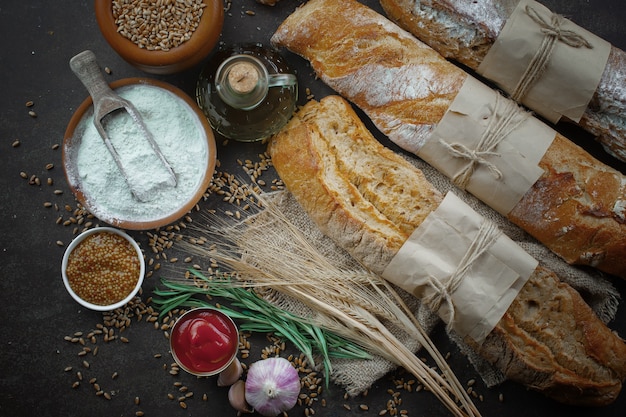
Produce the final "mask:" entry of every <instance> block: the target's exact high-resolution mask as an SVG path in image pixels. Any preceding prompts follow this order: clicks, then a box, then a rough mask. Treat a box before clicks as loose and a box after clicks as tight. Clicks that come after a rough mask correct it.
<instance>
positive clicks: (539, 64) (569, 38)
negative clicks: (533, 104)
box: [511, 5, 593, 101]
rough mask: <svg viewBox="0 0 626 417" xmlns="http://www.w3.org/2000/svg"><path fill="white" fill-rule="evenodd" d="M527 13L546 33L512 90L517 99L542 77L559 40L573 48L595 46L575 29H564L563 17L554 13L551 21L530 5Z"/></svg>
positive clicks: (514, 98)
mask: <svg viewBox="0 0 626 417" xmlns="http://www.w3.org/2000/svg"><path fill="white" fill-rule="evenodd" d="M525 11H526V14H527V15H528V16H529V17H530V19H531V20H532V21H533V22H535V23H536V24H537V25H538V26H539V30H540V31H541V33H543V34H544V37H543V40H542V42H541V45H540V46H539V49H538V50H537V52H536V53H535V55H534V56H533V58H532V59H531V61H530V63H529V64H528V67H527V68H526V70H525V71H524V73H523V74H522V77H521V78H520V80H519V82H518V83H517V85H516V86H515V88H514V89H513V91H512V92H511V97H512V98H513V100H515V101H520V100H521V99H522V98H523V97H524V96H525V95H526V94H527V93H528V91H529V90H530V89H531V87H532V86H533V85H534V84H535V82H536V81H537V80H538V79H539V78H541V75H542V74H543V73H544V71H545V70H546V68H547V66H548V62H549V61H550V57H551V56H552V52H553V51H554V47H555V46H556V43H557V42H563V43H564V44H566V45H568V46H571V47H572V48H582V47H585V48H590V49H591V48H593V46H592V45H591V44H590V43H589V42H588V41H587V40H586V39H585V38H584V37H583V36H581V35H579V34H578V33H576V32H574V31H573V30H568V29H563V28H562V27H561V24H562V22H563V17H562V16H559V15H558V14H556V13H552V15H551V16H550V21H548V20H547V19H546V18H545V17H543V16H541V15H540V14H539V12H538V11H537V10H536V9H535V8H534V7H531V6H530V5H527V6H526V8H525Z"/></svg>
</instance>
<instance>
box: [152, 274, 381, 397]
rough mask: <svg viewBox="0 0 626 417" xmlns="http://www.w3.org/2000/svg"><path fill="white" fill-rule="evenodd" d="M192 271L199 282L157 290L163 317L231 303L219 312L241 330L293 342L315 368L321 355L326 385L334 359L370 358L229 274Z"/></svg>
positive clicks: (169, 282)
mask: <svg viewBox="0 0 626 417" xmlns="http://www.w3.org/2000/svg"><path fill="white" fill-rule="evenodd" d="M190 272H191V274H192V275H193V276H194V277H195V278H196V280H191V279H188V280H185V281H181V280H176V281H173V280H167V279H162V280H161V283H162V285H163V288H157V289H155V291H154V294H155V297H153V299H152V302H153V303H154V304H155V305H156V306H157V308H158V309H159V310H160V317H163V316H164V315H166V314H167V313H168V312H170V311H172V310H174V309H177V308H181V307H186V308H194V307H215V306H214V305H213V304H212V303H211V301H210V298H212V297H218V298H222V299H224V300H228V302H229V304H230V307H228V306H224V305H220V307H219V309H220V311H222V312H224V313H225V314H226V315H228V316H229V317H231V318H232V319H234V320H239V321H240V324H239V328H240V329H241V330H242V331H249V332H256V333H274V334H275V335H276V336H278V337H280V338H284V339H286V340H288V341H289V342H291V343H292V344H293V345H294V347H295V348H296V349H298V350H299V351H301V352H302V353H303V354H304V355H305V356H306V358H307V360H308V361H309V363H311V365H312V366H314V365H315V362H314V359H313V356H314V354H318V355H320V356H321V358H322V362H323V365H324V368H325V371H326V372H325V376H326V385H328V384H329V376H330V373H331V371H332V365H331V358H344V359H369V358H371V356H370V354H369V353H367V352H366V351H365V350H364V349H363V348H362V347H361V346H359V345H357V344H356V343H354V342H352V341H349V340H347V339H344V338H343V337H341V336H338V335H336V334H334V333H332V332H330V331H328V330H325V329H323V328H320V327H318V326H315V325H312V324H310V323H308V322H307V321H306V319H305V318H302V317H299V316H297V315H295V314H292V313H290V312H288V311H285V310H282V309H281V308H279V307H277V306H275V305H273V304H271V303H270V302H269V301H267V300H265V299H263V298H261V297H259V296H258V295H257V294H256V292H254V291H253V290H252V289H249V288H243V287H242V286H241V285H240V284H239V283H233V281H232V280H231V279H230V277H228V276H227V275H224V274H221V275H219V276H216V277H213V276H211V277H210V278H209V277H206V276H205V275H203V274H202V273H201V272H199V271H197V270H195V269H192V270H190ZM199 296H204V297H199ZM207 296H208V297H207Z"/></svg>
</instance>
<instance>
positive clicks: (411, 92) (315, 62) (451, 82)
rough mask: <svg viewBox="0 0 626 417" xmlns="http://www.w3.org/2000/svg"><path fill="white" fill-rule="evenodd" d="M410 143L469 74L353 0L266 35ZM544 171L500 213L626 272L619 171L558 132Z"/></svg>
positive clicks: (550, 241) (625, 188)
mask: <svg viewBox="0 0 626 417" xmlns="http://www.w3.org/2000/svg"><path fill="white" fill-rule="evenodd" d="M272 42H273V43H274V45H276V46H283V47H287V48H288V49H290V50H291V51H293V52H295V53H297V54H299V55H301V56H303V57H304V58H306V59H307V60H309V61H310V63H311V66H312V67H313V69H314V70H315V72H316V73H317V75H318V76H319V77H320V78H321V79H322V80H323V81H324V82H325V83H326V84H328V85H329V86H330V87H332V88H333V89H334V90H335V91H337V92H338V93H340V94H341V95H342V96H344V97H345V98H347V99H349V100H351V101H352V102H353V103H355V104H356V105H357V106H358V107H360V108H361V109H362V110H363V111H364V112H365V113H366V114H367V115H368V116H369V118H370V119H371V120H372V121H373V122H374V124H375V125H376V126H377V128H378V129H380V131H381V132H382V133H384V134H385V135H387V136H388V137H389V139H391V140H392V141H393V142H395V143H396V144H397V145H399V146H400V147H402V148H403V149H405V150H407V151H409V152H413V153H417V152H418V151H419V149H420V147H421V146H422V145H423V144H424V143H425V142H426V141H427V140H428V138H429V135H430V134H431V132H432V131H433V129H434V128H435V126H436V125H437V124H438V122H439V121H440V120H441V119H442V117H443V116H444V114H445V113H446V111H447V109H448V108H449V107H450V104H451V103H452V101H453V100H454V98H455V97H456V94H457V93H458V92H459V90H460V88H461V86H462V85H463V82H464V81H465V80H466V79H467V77H469V75H468V74H467V73H466V72H464V71H463V70H461V69H459V68H458V67H456V66H455V65H453V64H451V63H449V62H448V61H446V60H445V59H444V58H443V57H441V56H440V55H439V54H438V53H437V52H436V51H434V50H433V49H432V48H430V47H428V46H427V45H425V44H424V43H422V42H420V41H419V40H417V39H416V38H415V37H413V36H412V35H410V34H409V33H408V32H405V31H404V30H402V29H400V28H399V27H397V26H396V25H395V24H393V23H392V22H390V21H389V20H387V19H386V18H384V17H383V16H381V15H380V14H378V13H376V12H375V11H373V10H371V9H369V8H368V7H366V6H364V5H361V4H359V3H358V2H356V1H354V0H345V1H344V0H311V1H309V2H308V3H307V4H306V5H304V6H301V7H300V8H299V9H297V10H296V11H295V12H294V13H293V14H291V15H290V16H289V17H288V18H287V19H286V20H285V21H284V22H283V23H282V24H281V25H280V26H279V28H278V29H277V31H276V32H275V33H274V35H273V36H272ZM539 167H540V168H541V169H542V170H543V174H542V176H541V177H540V178H539V180H537V181H536V182H535V184H534V185H533V186H532V187H531V188H530V189H529V190H528V191H527V192H526V194H525V195H524V196H523V197H522V198H521V200H520V201H519V202H518V203H517V204H516V205H515V206H514V208H513V209H512V210H511V211H510V212H509V213H508V214H507V218H508V219H509V220H510V221H512V222H513V223H514V224H516V225H518V226H520V227H521V228H522V229H523V230H525V231H526V232H528V233H529V234H530V235H532V236H534V237H535V238H536V239H537V240H538V241H540V242H542V243H543V244H544V245H546V247H548V248H549V249H550V250H552V251H553V252H554V253H555V254H557V255H559V256H560V257H561V258H563V259H564V260H565V261H567V262H568V263H570V264H578V265H589V266H593V267H595V268H597V269H599V270H601V271H604V272H606V273H609V274H613V275H616V276H619V277H621V278H626V256H625V254H626V178H625V177H624V176H623V175H622V174H621V173H620V172H619V171H617V170H615V169H613V168H611V167H609V166H607V165H605V164H603V163H601V162H600V161H598V160H596V159H595V158H593V157H592V156H591V155H589V154H588V153H587V152H585V151H584V150H583V149H582V148H580V147H579V146H577V145H575V144H574V143H572V142H571V141H569V140H568V139H567V138H565V137H564V136H562V135H560V134H558V133H557V134H556V137H555V139H554V141H553V142H552V144H551V145H550V147H549V148H548V150H547V152H546V153H545V155H544V156H543V158H542V159H541V161H540V163H539Z"/></svg>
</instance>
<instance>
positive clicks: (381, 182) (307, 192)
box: [268, 0, 626, 405]
mask: <svg viewBox="0 0 626 417" xmlns="http://www.w3.org/2000/svg"><path fill="white" fill-rule="evenodd" d="M342 1H344V0H342ZM268 151H269V153H270V155H271V157H272V162H273V165H274V167H275V168H276V170H277V172H278V174H279V176H280V178H281V179H282V180H283V181H284V183H285V185H286V187H287V189H288V190H289V191H290V192H291V193H292V194H293V195H294V197H295V198H296V200H297V201H298V202H299V204H300V205H301V206H302V207H303V208H304V210H305V211H306V212H307V213H308V215H309V216H310V217H311V219H312V220H313V221H314V222H315V223H316V224H317V225H318V227H319V228H320V230H321V231H322V232H323V233H324V234H326V235H327V236H329V237H330V238H331V239H333V240H334V241H335V242H336V243H337V244H338V246H340V247H342V248H344V249H345V250H346V251H348V252H349V253H350V254H351V255H352V256H353V257H354V258H355V259H357V260H358V261H359V262H361V263H363V264H364V265H365V266H366V267H368V268H370V269H371V270H372V271H374V272H378V273H381V272H382V271H383V270H384V269H385V267H386V266H387V264H388V263H389V262H390V260H391V259H392V258H393V256H394V255H395V254H396V253H397V252H398V250H399V249H400V247H401V246H402V244H403V243H404V242H405V241H406V239H407V238H408V237H409V235H410V234H411V233H412V232H413V231H414V230H415V229H416V228H417V227H418V226H419V225H420V224H421V223H422V222H423V220H424V218H425V217H426V216H427V215H428V214H429V213H430V212H432V211H434V210H435V209H436V208H437V207H438V205H439V204H440V202H441V200H442V196H441V195H440V193H439V192H438V191H437V190H436V189H435V188H434V187H433V186H432V185H431V184H430V183H429V182H428V181H427V180H426V179H425V178H424V176H423V174H422V172H421V171H420V170H418V169H416V168H415V167H413V165H411V164H410V163H409V162H407V161H406V160H405V159H404V158H403V157H401V156H400V155H398V154H396V153H394V152H392V151H391V150H389V149H387V148H385V147H383V146H382V145H381V144H380V142H378V141H377V140H376V139H375V138H374V137H373V136H372V134H371V133H370V132H369V131H368V130H367V129H366V127H365V125H364V124H363V123H362V122H361V121H360V119H359V118H358V116H357V115H356V113H355V112H354V111H353V110H352V108H351V107H350V105H349V103H348V102H347V101H345V100H344V99H343V98H341V97H339V96H328V97H325V98H324V99H322V100H321V101H320V102H316V101H310V102H309V103H307V104H306V105H305V106H304V107H303V108H301V109H300V110H299V111H298V112H297V114H296V115H295V116H294V117H293V118H292V120H291V121H290V122H289V123H288V124H287V126H286V127H285V128H284V129H283V130H282V131H281V132H279V133H278V134H277V135H275V136H274V137H273V138H272V139H271V141H270V143H269V146H268ZM468 342H469V343H471V341H468ZM474 349H476V350H477V351H478V352H479V354H480V355H481V356H482V357H484V358H485V359H486V360H488V361H489V362H490V363H492V364H493V365H495V366H497V367H498V368H499V369H500V370H501V371H502V372H503V373H504V374H505V375H506V376H507V377H508V378H509V379H510V380H514V381H518V382H520V383H522V384H524V385H526V386H528V387H532V388H533V389H536V390H539V391H541V392H544V393H546V394H547V395H549V396H551V397H553V398H555V399H557V400H559V401H563V402H565V403H568V404H584V405H604V404H608V403H610V402H611V401H613V400H614V399H615V398H616V397H617V396H618V394H619V392H620V390H621V381H622V380H623V379H624V377H625V376H626V344H624V343H623V341H622V340H621V339H620V338H619V337H618V336H617V335H615V334H614V333H613V332H611V330H610V329H608V328H607V327H606V326H605V325H604V324H603V323H602V322H601V321H600V320H599V319H598V318H597V317H596V316H595V314H594V313H593V311H592V310H591V309H590V308H589V306H587V305H586V304H585V303H584V301H583V300H582V298H581V297H580V295H579V294H578V293H577V292H576V291H575V290H573V289H572V288H571V287H570V286H569V285H567V284H565V283H562V282H560V281H559V279H558V278H557V277H556V276H555V275H554V274H553V273H552V272H550V271H548V270H546V269H545V268H543V267H541V266H539V267H537V269H536V270H535V271H534V273H533V274H532V276H531V277H530V279H529V281H528V282H527V284H526V285H525V286H524V287H523V289H522V292H521V293H520V294H519V295H518V297H517V298H516V300H515V301H514V303H513V304H512V305H511V307H509V309H508V311H507V313H506V314H505V316H504V317H503V318H502V319H501V321H500V323H498V324H497V325H496V328H495V329H494V330H493V331H492V332H491V333H490V334H489V336H488V337H487V339H486V341H485V342H484V343H483V344H482V345H481V346H474Z"/></svg>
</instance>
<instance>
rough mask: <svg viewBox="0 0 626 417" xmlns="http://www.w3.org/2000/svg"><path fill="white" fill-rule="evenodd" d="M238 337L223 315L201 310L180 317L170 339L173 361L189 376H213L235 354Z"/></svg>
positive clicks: (212, 310)
mask: <svg viewBox="0 0 626 417" xmlns="http://www.w3.org/2000/svg"><path fill="white" fill-rule="evenodd" d="M238 342H239V337H238V334H237V328H236V326H235V324H234V323H233V321H232V320H231V319H230V318H229V317H228V316H226V315H225V314H224V313H222V312H220V311H217V310H215V309H211V308H200V309H194V310H191V311H189V312H187V313H185V314H183V315H182V316H181V317H180V318H179V319H178V321H177V322H176V325H175V326H174V329H173V330H172V334H171V336H170V343H171V348H172V354H173V355H174V359H176V361H177V362H178V363H179V365H181V367H183V368H184V369H185V370H186V371H188V372H190V373H192V374H202V375H213V374H216V373H218V372H220V371H222V370H223V369H224V368H225V367H227V366H228V365H229V364H230V362H231V361H232V359H233V358H234V357H235V355H236V354H237V348H238Z"/></svg>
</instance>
